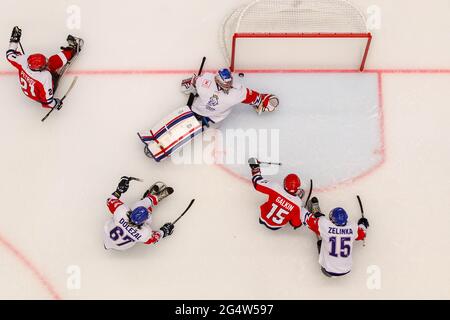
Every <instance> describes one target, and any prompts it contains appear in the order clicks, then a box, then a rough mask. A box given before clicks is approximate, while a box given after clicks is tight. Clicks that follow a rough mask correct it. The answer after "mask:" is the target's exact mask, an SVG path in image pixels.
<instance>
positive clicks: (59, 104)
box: [53, 98, 63, 110]
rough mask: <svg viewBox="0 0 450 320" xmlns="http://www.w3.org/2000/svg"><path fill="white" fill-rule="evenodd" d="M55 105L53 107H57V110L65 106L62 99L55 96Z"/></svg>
mask: <svg viewBox="0 0 450 320" xmlns="http://www.w3.org/2000/svg"><path fill="white" fill-rule="evenodd" d="M55 103H56V104H55V106H54V107H53V108H55V109H56V110H61V108H62V107H63V102H62V100H61V99H58V98H55Z"/></svg>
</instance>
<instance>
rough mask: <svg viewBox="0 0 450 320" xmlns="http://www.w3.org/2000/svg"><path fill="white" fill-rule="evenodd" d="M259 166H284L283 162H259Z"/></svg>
mask: <svg viewBox="0 0 450 320" xmlns="http://www.w3.org/2000/svg"><path fill="white" fill-rule="evenodd" d="M258 164H267V165H269V166H281V165H282V163H281V162H266V161H259V160H258Z"/></svg>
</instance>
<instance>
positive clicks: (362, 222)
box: [358, 218, 369, 228]
mask: <svg viewBox="0 0 450 320" xmlns="http://www.w3.org/2000/svg"><path fill="white" fill-rule="evenodd" d="M358 224H362V225H363V226H364V227H366V228H368V227H369V220H367V219H366V218H361V219H359V220H358Z"/></svg>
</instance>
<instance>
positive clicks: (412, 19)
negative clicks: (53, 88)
mask: <svg viewBox="0 0 450 320" xmlns="http://www.w3.org/2000/svg"><path fill="white" fill-rule="evenodd" d="M246 2H247V1H244V0H242V1H241V0H232V1H215V0H214V1H211V0H196V1H181V0H173V1H144V0H135V1H131V2H128V3H127V5H124V4H123V3H119V2H112V1H96V2H93V1H87V0H74V1H71V2H66V1H58V2H56V1H50V0H42V1H34V2H30V1H25V0H19V1H16V0H6V1H5V0H3V1H2V2H1V3H0V12H1V19H0V26H1V27H0V39H3V41H4V49H5V50H6V48H7V45H8V39H9V36H10V32H11V29H12V27H13V26H14V25H19V26H21V27H22V28H23V38H22V39H23V45H24V48H25V50H26V51H27V52H33V51H41V52H43V53H45V54H51V53H53V52H55V50H57V48H58V47H59V46H60V45H62V44H63V43H64V39H65V37H66V35H67V34H68V33H74V34H76V35H79V36H81V37H83V38H84V39H85V41H86V47H85V51H84V52H83V53H82V56H80V59H79V60H78V61H77V63H76V65H75V66H74V69H73V71H74V72H75V73H76V74H78V75H79V76H80V79H79V81H78V83H77V86H76V88H75V89H74V91H73V92H72V93H71V95H70V97H69V98H68V99H67V101H66V104H65V106H64V108H63V110H61V111H60V112H58V113H56V114H53V115H52V116H51V118H49V119H48V120H47V121H46V122H45V123H41V122H40V119H41V117H42V116H43V115H44V113H45V111H44V110H42V109H40V107H39V106H38V105H35V104H31V103H30V102H29V101H28V100H27V99H26V98H25V97H24V96H23V94H22V93H21V92H20V89H19V85H18V82H17V79H16V76H13V75H10V74H8V73H5V72H7V71H8V72H9V71H13V69H12V67H11V66H10V65H8V64H7V62H6V61H5V59H3V60H1V62H0V95H1V97H2V107H1V108H0V136H1V139H0V143H1V144H0V150H1V160H0V161H1V168H2V169H1V174H0V177H1V179H2V183H1V185H0V195H1V201H2V204H1V206H2V209H1V211H0V214H1V221H2V223H1V225H0V284H1V285H0V298H3V299H5V298H42V299H50V298H55V297H59V298H63V299H79V298H88V299H93V298H100V299H108V298H116V299H124V298H137V299H143V298H148V299H166V298H172V299H176V298H185V299H206V298H209V299H225V298H236V299H239V298H242V299H329V298H337V299H348V298H354V299H361V298H368V299H383V298H385V299H390V298H438V299H448V298H450V289H449V283H450V275H449V273H448V266H449V264H450V257H449V252H450V233H449V227H450V215H449V214H448V210H449V209H448V208H449V207H450V197H448V192H449V190H450V179H449V175H450V149H449V148H448V146H449V143H450V127H449V125H448V119H449V116H450V111H449V105H450V91H449V90H448V88H449V84H450V72H448V71H447V72H442V73H432V72H424V73H394V72H386V73H382V74H381V76H382V99H383V109H382V111H383V114H382V116H383V119H384V122H383V126H382V129H383V130H384V131H383V132H384V142H385V150H384V151H385V159H384V163H382V165H381V166H379V167H378V168H377V169H376V170H374V171H373V172H371V173H370V174H368V175H365V176H364V177H362V178H360V179H357V180H355V181H353V182H352V181H349V183H347V184H342V185H339V186H338V187H337V188H329V189H327V190H325V191H322V192H320V193H317V195H318V196H319V197H320V200H321V203H322V209H323V211H325V212H328V211H329V210H330V209H331V208H332V207H335V206H343V207H345V208H346V209H347V210H348V212H349V213H350V216H351V218H352V219H358V218H359V216H360V213H359V209H358V207H357V203H356V199H355V195H356V194H360V195H361V197H362V198H363V200H364V205H365V209H366V216H367V217H368V218H369V220H370V223H371V227H370V229H369V235H368V238H367V241H366V246H365V247H362V245H361V244H357V245H356V246H355V250H354V268H353V271H352V273H351V274H349V275H348V276H346V277H343V278H339V279H327V278H324V277H323V275H322V274H321V272H320V270H319V265H318V262H317V260H318V257H317V253H316V247H315V240H314V239H315V237H314V236H313V234H312V233H311V232H309V231H308V230H307V229H305V228H303V229H299V230H297V231H294V230H291V229H289V228H286V229H284V230H280V231H278V232H271V231H269V230H266V229H264V227H262V226H261V225H260V224H259V223H258V206H259V205H260V204H261V203H262V202H263V201H264V197H263V196H262V195H260V194H257V193H255V191H254V190H253V189H252V188H251V186H250V185H249V184H247V183H243V182H242V181H241V180H240V179H236V177H234V176H232V175H230V174H228V173H227V172H225V171H224V170H221V169H220V168H219V167H217V166H214V165H206V164H203V165H202V164H199V165H175V164H173V163H172V162H164V163H160V164H157V163H154V162H153V161H152V160H150V159H148V158H146V157H145V155H144V154H143V152H142V144H141V143H140V142H139V140H138V139H137V137H136V132H137V131H139V130H142V129H146V128H149V127H150V126H151V125H152V124H154V123H156V122H157V121H158V120H159V119H160V118H162V117H163V116H164V115H166V114H168V113H169V112H170V111H172V110H173V109H174V108H176V107H179V106H181V105H182V104H183V103H184V102H185V99H186V98H185V97H184V96H183V95H182V94H181V93H180V92H179V84H180V81H181V79H182V78H183V77H185V76H186V75H187V74H189V73H191V72H193V71H194V70H195V69H196V68H197V65H198V63H199V61H200V59H201V57H202V56H203V55H206V56H207V57H208V61H207V68H208V69H217V68H218V67H221V66H222V65H223V63H224V60H223V57H222V56H221V52H220V50H219V46H218V41H217V34H218V30H219V26H220V24H221V22H222V19H223V18H224V17H225V15H226V14H228V13H229V12H230V11H231V10H232V9H234V8H235V7H237V6H239V5H241V4H244V3H246ZM353 2H356V3H357V4H358V5H359V6H360V7H361V8H363V10H364V11H365V9H366V8H368V7H369V6H370V5H377V6H378V7H379V8H380V9H381V14H382V16H381V17H382V20H381V25H380V29H378V30H374V31H373V34H374V41H373V47H372V50H371V52H370V56H369V60H368V66H367V67H368V68H369V69H372V70H373V69H377V70H379V69H389V70H391V69H414V70H417V69H442V70H444V69H445V70H449V69H450V45H449V42H448V41H446V40H447V39H448V30H449V29H450V21H449V20H448V12H449V9H450V3H449V2H448V1H447V0H434V1H432V2H431V3H426V4H425V3H424V2H423V1H406V0H400V1H395V2H393V1H389V0H375V1H369V0H360V1H353ZM73 4H74V5H77V6H79V8H80V9H81V18H82V20H81V29H79V30H70V29H68V28H67V25H66V20H67V17H68V16H69V15H68V14H67V12H66V10H67V8H68V7H69V6H70V5H73ZM280 52H281V53H283V52H282V51H281V50H280ZM255 54H257V53H255ZM283 54H289V53H286V52H285V53H283ZM120 70H138V71H139V70H141V71H142V70H147V71H155V70H160V71H161V70H166V71H174V70H175V72H168V73H160V72H155V73H147V74H142V73H137V74H130V73H120V72H112V71H120ZM176 70H185V71H186V72H184V71H183V72H181V71H180V72H176ZM389 70H386V71H389ZM87 71H96V72H97V73H96V74H93V73H92V72H87ZM102 71H105V72H102ZM72 77H73V75H71V76H68V77H67V78H66V79H65V80H64V81H63V84H62V88H65V87H67V85H68V83H69V81H70V79H71V78H72ZM376 77H377V76H376V73H364V74H362V75H357V74H340V75H335V74H320V75H318V74H299V75H291V76H289V80H290V81H291V82H290V85H292V86H294V85H295V84H291V83H294V82H295V83H297V85H298V87H297V88H296V92H298V99H299V104H298V106H297V108H298V110H296V111H297V112H294V111H292V113H291V112H289V114H287V112H288V110H289V109H291V110H293V108H294V106H293V105H286V109H283V104H282V105H281V106H280V110H279V113H277V114H275V113H274V114H273V115H266V114H264V115H263V116H262V117H261V118H258V117H257V116H256V115H255V114H254V113H252V111H248V112H246V111H243V110H242V109H243V107H239V108H240V109H239V110H236V112H235V113H234V114H233V115H232V118H230V119H229V121H228V122H227V123H224V126H225V127H227V126H228V125H230V126H233V125H237V124H239V121H241V120H244V119H252V120H251V121H253V119H254V121H255V122H254V125H255V126H256V125H260V124H261V123H262V122H261V121H260V120H263V121H267V122H269V121H271V119H270V118H271V117H272V116H273V119H274V120H273V121H274V122H273V124H271V125H273V126H278V125H279V124H280V123H281V122H282V121H283V119H281V117H283V116H285V117H286V120H285V121H286V122H287V123H289V124H291V123H294V122H295V121H296V120H298V121H299V123H301V126H300V125H299V126H298V127H295V128H292V132H293V133H297V134H298V141H299V143H301V148H302V149H303V148H305V149H306V150H302V151H298V153H297V151H296V152H295V153H294V152H292V158H288V159H286V160H285V158H287V155H285V154H284V153H283V152H287V151H283V152H282V153H281V154H280V155H281V158H280V161H282V162H286V163H287V164H289V165H290V166H292V167H289V169H292V170H293V169H296V167H294V166H296V165H297V164H299V163H300V164H303V165H304V166H301V167H299V168H298V170H299V171H300V172H301V173H302V174H303V175H304V176H305V177H307V178H309V177H316V176H317V177H319V178H318V180H317V181H318V184H319V185H321V186H322V187H323V188H326V187H327V186H330V185H333V184H336V183H339V182H342V181H344V180H345V179H346V177H355V176H357V175H358V173H360V172H362V171H363V169H364V168H367V167H370V166H373V165H376V164H377V163H379V161H380V156H379V154H378V153H375V154H374V155H373V157H372V158H370V157H369V156H368V155H369V154H370V152H371V151H373V150H376V148H377V146H378V145H379V141H378V140H377V137H379V135H378V134H379V133H380V132H377V130H380V127H379V126H377V125H375V123H376V122H377V121H378V120H379V119H377V118H376V115H377V112H375V111H374V109H371V107H373V108H376V106H377V105H378V103H379V102H378V98H379V97H378V95H377V86H378V84H377V81H376ZM245 79H248V81H249V83H250V82H252V83H253V82H254V84H255V86H258V87H261V88H262V89H264V90H265V91H271V89H272V86H273V87H274V90H280V96H281V95H283V97H282V101H288V99H295V97H294V96H292V95H291V93H289V97H288V98H284V95H285V92H284V91H283V87H281V86H279V85H277V83H276V82H277V81H278V80H277V79H280V76H279V75H275V74H274V75H273V77H272V76H271V75H270V74H261V75H250V74H246V76H245ZM263 80H264V81H263ZM246 81H247V80H246ZM327 83H334V84H335V85H336V86H338V87H339V88H340V90H342V91H344V92H345V94H343V95H342V96H341V95H335V94H334V92H333V90H330V89H329V88H326V87H325V86H326V84H327ZM263 86H264V87H263ZM307 86H308V87H309V88H310V90H308V92H306V88H307ZM284 89H287V87H286V88H284ZM350 89H353V90H352V92H349V90H350ZM286 94H287V93H286ZM302 99H306V101H305V100H303V101H305V104H306V105H307V106H308V108H307V109H306V108H305V109H303V107H304V106H305V104H302V103H300V102H301V101H302ZM358 100H359V101H362V102H363V103H361V104H362V107H361V109H358V110H357V113H353V112H352V114H351V115H350V114H348V113H349V112H347V111H349V110H350V109H351V110H356V107H357V101H358ZM292 101H294V100H292ZM330 101H336V104H335V105H334V104H333V106H336V107H339V109H342V113H338V112H335V111H336V110H337V109H334V113H332V112H333V110H330V109H327V108H330V106H331V105H330V104H329V102H330ZM347 101H350V102H351V103H349V104H347V103H346V102H347ZM306 102H308V103H306ZM316 104H317V105H316ZM344 107H345V108H349V109H343V108H344ZM322 112H323V113H324V114H325V116H324V117H322V115H323V114H322ZM339 114H341V115H342V118H339V117H338V115H339ZM240 115H242V118H241V117H239V116H240ZM331 117H333V119H331ZM297 118H298V119H297ZM233 119H235V120H236V121H235V122H234V121H233V122H232V120H233ZM331 120H333V121H331ZM366 120H370V121H367V122H366ZM275 121H276V122H275ZM331 122H333V123H335V124H340V125H341V126H340V127H342V128H343V130H344V132H341V133H342V134H343V136H344V137H348V140H346V145H345V148H343V149H344V150H342V153H343V154H345V155H346V156H348V158H352V159H353V161H352V162H349V163H348V166H345V161H344V158H341V157H340V155H339V156H338V159H339V163H338V164H339V168H336V170H329V169H328V168H325V166H326V165H327V164H328V165H331V166H333V165H335V164H336V158H335V156H337V155H336V154H337V152H336V151H338V147H337V146H336V145H335V143H334V142H335V140H333V139H335V138H336V137H333V139H331V140H330V139H325V140H324V138H330V135H331V134H333V133H334V132H337V131H336V129H337V128H332V127H330V123H331ZM252 124H253V122H252ZM275 124H276V125H275ZM363 124H364V125H367V127H362V126H363ZM245 125H250V123H245ZM350 126H351V128H350ZM364 129H367V132H368V133H367V135H366V136H364V141H367V143H366V144H363V143H362V142H363V140H362V139H361V140H358V139H354V140H350V138H351V137H350V136H349V132H348V131H347V130H357V132H362V131H364ZM283 130H284V128H283ZM311 131H314V134H312V132H311ZM321 133H322V134H323V135H322V134H321ZM283 136H284V137H285V138H287V137H288V135H283ZM313 142H314V143H313ZM303 143H304V144H303ZM350 144H352V147H353V146H355V148H354V149H352V148H350V147H349V145H350ZM283 146H284V145H283ZM283 148H284V147H283ZM364 148H366V149H364ZM332 150H336V151H335V152H332ZM355 150H360V151H362V152H363V153H364V157H361V159H359V158H356V159H355V156H354V155H353V154H352V152H354V151H355ZM332 156H333V157H332ZM297 157H298V158H297ZM314 160H316V161H317V166H314ZM302 161H303V162H304V163H301V162H302ZM241 167H242V171H240V170H241V169H239V173H241V174H244V173H245V172H244V169H243V168H244V167H243V166H240V167H239V168H241ZM283 170H284V169H283ZM282 173H283V172H280V174H279V175H278V176H276V178H277V179H280V180H281V179H282ZM122 175H133V176H137V177H140V178H143V179H145V183H138V182H136V183H133V184H132V185H131V188H130V190H129V192H128V193H127V194H126V195H125V196H124V200H125V201H127V202H132V201H134V200H136V199H137V198H139V197H140V195H141V194H142V192H143V191H144V190H145V188H146V187H147V186H148V185H149V184H151V183H152V182H153V181H156V180H163V181H165V182H167V183H168V184H170V185H172V186H173V187H174V188H175V193H174V194H173V197H172V198H171V199H170V198H169V199H167V200H166V201H163V202H162V203H161V205H160V206H158V208H157V209H156V210H155V214H154V225H155V226H156V227H159V226H160V225H162V224H163V223H164V222H167V221H171V220H173V219H174V218H176V217H177V216H178V214H179V213H181V211H182V210H183V209H184V208H185V206H186V205H187V204H188V202H189V200H190V199H192V198H196V199H197V201H196V203H195V204H194V207H193V208H192V209H191V211H190V212H189V213H188V214H186V216H185V217H183V219H182V220H180V222H179V223H178V224H177V226H176V230H175V232H174V234H173V235H172V236H171V237H170V238H168V239H164V240H163V241H161V242H160V243H158V244H157V245H156V246H154V247H149V246H141V247H136V248H134V249H133V250H130V251H128V252H107V251H105V250H104V249H103V245H102V230H103V224H104V222H105V221H106V219H108V218H109V213H108V212H107V209H106V206H105V200H106V198H107V197H108V195H109V194H110V193H111V192H112V191H114V189H115V186H116V184H117V182H118V179H119V178H120V176H122ZM274 178H275V177H274ZM73 267H75V269H73ZM77 268H79V269H77ZM73 270H80V271H81V283H80V284H81V286H80V288H79V289H74V288H72V287H71V286H70V284H71V282H70V281H71V280H73V277H72V278H71V277H70V276H71V275H70V274H69V273H70V272H73ZM374 271H375V272H380V274H379V275H380V278H379V279H380V280H381V282H380V285H381V286H380V287H378V288H376V287H375V288H374V287H373V286H371V284H373V282H372V280H373V276H374V274H373V272H374ZM68 272H69V273H68ZM68 282H69V283H68ZM68 284H69V286H68Z"/></svg>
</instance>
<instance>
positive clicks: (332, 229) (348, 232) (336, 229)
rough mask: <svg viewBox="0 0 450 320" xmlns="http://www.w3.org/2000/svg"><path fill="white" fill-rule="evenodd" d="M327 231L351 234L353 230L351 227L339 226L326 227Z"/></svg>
mask: <svg viewBox="0 0 450 320" xmlns="http://www.w3.org/2000/svg"><path fill="white" fill-rule="evenodd" d="M328 233H329V234H353V231H352V229H351V228H346V229H341V228H333V227H328Z"/></svg>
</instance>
